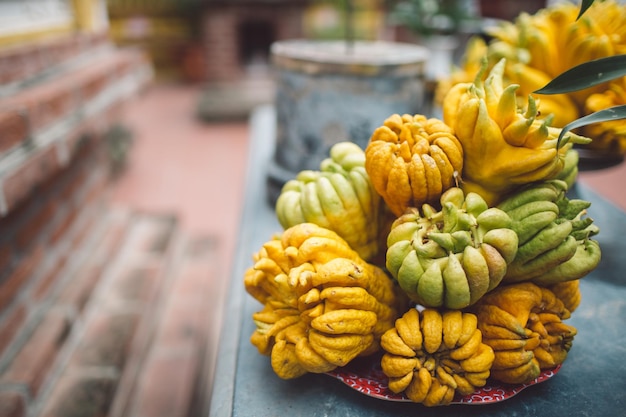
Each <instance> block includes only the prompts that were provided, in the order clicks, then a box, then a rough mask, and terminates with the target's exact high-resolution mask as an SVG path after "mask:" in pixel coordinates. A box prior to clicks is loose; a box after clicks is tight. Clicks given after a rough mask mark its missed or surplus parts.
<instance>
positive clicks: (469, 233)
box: [386, 187, 518, 309]
mask: <svg viewBox="0 0 626 417" xmlns="http://www.w3.org/2000/svg"><path fill="white" fill-rule="evenodd" d="M440 203H441V207H442V209H441V211H436V210H435V209H434V208H433V206H431V205H429V204H424V205H423V206H422V209H421V211H420V210H417V209H411V210H407V212H406V213H405V214H404V215H402V216H400V217H399V218H398V219H396V221H395V222H394V224H393V225H392V228H391V231H390V233H389V235H388V237H387V246H388V249H387V256H386V266H387V269H388V271H389V272H390V273H391V275H392V276H393V277H394V278H395V279H396V280H397V281H398V283H399V285H400V287H401V288H402V289H403V290H404V291H405V292H406V293H407V295H408V296H409V297H410V298H411V299H413V300H414V301H416V302H417V303H419V304H421V305H423V306H426V307H446V308H450V309H461V308H465V307H467V306H469V305H472V304H474V303H475V302H476V301H478V300H479V299H480V297H482V296H483V295H484V294H485V293H487V292H488V291H490V290H492V289H493V288H495V287H496V286H497V285H498V284H499V283H500V281H501V280H502V278H503V277H504V275H505V273H506V270H507V265H508V263H509V262H511V261H512V260H513V259H514V258H515V256H516V252H517V247H518V239H517V234H516V233H515V232H514V231H513V230H512V229H511V228H510V225H511V219H510V218H509V216H508V215H507V214H506V213H505V212H504V211H502V210H500V209H498V208H495V207H491V208H488V207H487V203H486V202H485V201H484V200H483V199H482V197H480V196H479V195H478V194H476V193H469V194H467V195H465V194H464V193H463V191H462V190H461V189H460V188H458V187H452V188H450V189H448V190H447V191H446V192H444V193H443V195H442V196H441V200H440Z"/></svg>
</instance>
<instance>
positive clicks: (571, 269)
mask: <svg viewBox="0 0 626 417" xmlns="http://www.w3.org/2000/svg"><path fill="white" fill-rule="evenodd" d="M567 189H568V187H567V184H566V183H565V182H564V181H561V180H549V181H542V182H538V183H534V184H529V185H527V186H525V187H522V188H521V189H519V190H517V191H516V192H514V193H513V194H511V195H509V196H508V197H507V198H506V199H504V201H502V202H501V203H500V204H499V205H498V206H497V207H498V208H500V209H501V210H503V211H505V212H506V213H507V214H508V215H509V217H510V218H511V220H512V223H511V228H512V229H513V230H514V231H515V232H516V233H517V236H518V240H519V247H518V250H517V254H516V256H515V259H514V260H513V262H511V263H510V264H509V266H508V268H507V272H506V275H505V276H504V278H503V281H504V282H518V281H533V282H535V283H537V284H541V285H549V284H555V283H557V282H562V281H570V280H577V279H580V278H582V277H584V276H585V275H587V274H588V273H589V272H591V271H592V270H593V269H595V268H596V267H597V265H598V263H599V262H600V258H601V251H600V246H599V244H598V242H597V241H595V240H593V239H591V237H592V236H594V235H596V234H597V233H598V232H599V229H598V227H597V226H596V225H595V224H594V223H593V220H592V219H591V218H589V217H586V213H587V208H589V206H590V205H591V203H590V202H588V201H585V200H581V199H569V198H567V196H566V192H567Z"/></svg>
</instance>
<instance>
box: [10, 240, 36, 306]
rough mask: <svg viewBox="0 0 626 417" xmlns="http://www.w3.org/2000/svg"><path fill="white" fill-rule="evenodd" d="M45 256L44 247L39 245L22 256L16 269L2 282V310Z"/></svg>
mask: <svg viewBox="0 0 626 417" xmlns="http://www.w3.org/2000/svg"><path fill="white" fill-rule="evenodd" d="M42 257H43V248H42V247H41V246H38V247H37V248H35V250H33V252H32V253H30V254H28V255H27V256H26V257H24V258H22V259H21V260H20V262H19V264H18V266H17V267H16V268H15V270H14V271H13V272H12V273H11V275H9V276H8V278H7V279H5V280H4V281H3V282H2V283H0V311H2V310H4V309H5V308H6V306H8V305H9V303H11V301H12V300H13V298H14V297H15V296H16V295H17V293H18V292H19V291H20V289H21V288H22V286H23V285H24V284H25V283H26V282H28V280H29V279H30V278H31V275H32V274H33V272H34V271H35V270H36V268H37V267H38V266H39V264H40V262H41V259H42Z"/></svg>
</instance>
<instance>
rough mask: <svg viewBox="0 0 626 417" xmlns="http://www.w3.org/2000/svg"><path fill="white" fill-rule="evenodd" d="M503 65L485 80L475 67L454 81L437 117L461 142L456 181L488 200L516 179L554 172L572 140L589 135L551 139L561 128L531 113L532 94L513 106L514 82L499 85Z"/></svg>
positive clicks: (511, 186) (516, 182) (492, 201)
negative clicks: (468, 78)
mask: <svg viewBox="0 0 626 417" xmlns="http://www.w3.org/2000/svg"><path fill="white" fill-rule="evenodd" d="M504 68H505V60H504V59H503V60H501V61H500V62H499V63H498V64H496V65H495V66H494V67H493V68H492V69H491V71H490V72H489V73H488V75H487V77H486V79H485V80H483V78H482V77H483V71H481V72H479V73H478V74H477V76H476V80H475V81H474V82H473V83H459V84H456V85H455V86H454V87H452V88H451V90H450V91H449V92H448V94H447V95H446V97H445V99H444V102H443V120H444V122H445V123H446V124H448V125H449V126H450V127H452V129H454V133H455V135H456V137H457V138H458V140H459V142H461V145H462V147H463V175H462V181H461V186H462V187H463V189H464V190H465V191H466V192H469V191H475V192H477V193H478V194H480V195H481V196H483V198H485V200H486V201H487V203H488V205H489V206H493V205H495V204H497V203H498V202H499V200H500V198H502V196H504V195H506V194H508V193H510V192H511V191H513V190H514V189H516V188H517V187H519V186H520V185H523V184H527V183H531V182H535V181H541V180H545V179H551V178H554V177H556V176H558V175H559V173H560V172H561V170H562V169H563V166H564V158H565V154H566V152H567V151H568V149H570V147H571V146H572V144H573V143H588V142H589V141H590V139H587V138H583V137H581V136H578V135H575V134H573V133H568V134H566V135H565V137H564V139H563V140H562V141H561V143H560V144H559V143H557V142H558V140H557V138H558V136H559V133H560V132H561V129H559V128H554V127H550V126H549V120H545V119H544V120H540V119H538V118H537V114H538V106H537V103H536V102H535V100H534V99H533V98H532V96H529V98H528V106H527V108H526V109H520V108H518V104H517V103H518V99H517V89H518V88H519V85H517V84H510V85H506V86H505V85H504V81H503V73H504ZM483 69H484V70H486V63H485V67H483Z"/></svg>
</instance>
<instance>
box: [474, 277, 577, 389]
mask: <svg viewBox="0 0 626 417" xmlns="http://www.w3.org/2000/svg"><path fill="white" fill-rule="evenodd" d="M472 311H473V312H474V313H475V314H476V315H477V317H478V328H479V329H480V331H481V332H482V335H483V342H484V343H485V344H487V345H489V346H490V347H491V348H492V349H493V351H494V355H495V358H494V361H493V366H492V368H491V377H492V378H493V379H495V380H498V381H501V382H505V383H510V384H523V383H527V382H530V381H532V380H533V379H535V378H536V377H537V376H539V373H540V372H541V370H542V369H549V368H554V367H555V366H557V365H559V364H561V363H563V361H565V359H566V357H567V353H568V351H569V350H570V348H571V346H572V341H573V339H574V336H575V335H576V328H574V327H572V326H569V325H567V324H565V323H563V321H562V320H564V319H567V318H569V317H570V315H571V312H570V311H569V310H568V309H567V308H566V307H565V305H564V304H563V302H562V301H561V300H560V299H558V298H557V297H556V296H555V295H554V293H553V292H552V291H550V290H549V289H547V288H542V287H539V286H537V285H535V284H533V283H530V282H524V283H517V284H511V285H501V286H500V287H498V288H496V289H495V290H493V291H492V292H490V293H489V294H487V295H485V296H484V297H483V298H482V299H481V300H480V301H479V302H478V303H477V304H476V305H475V306H473V307H472Z"/></svg>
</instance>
